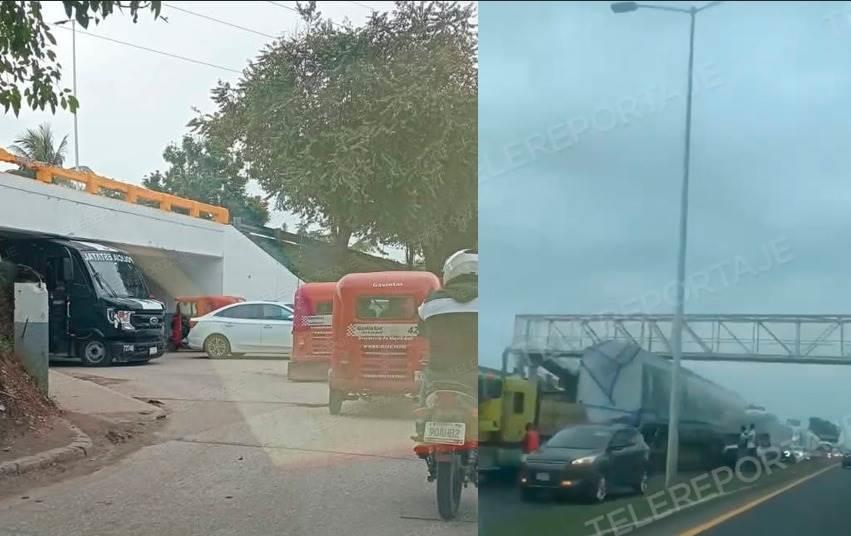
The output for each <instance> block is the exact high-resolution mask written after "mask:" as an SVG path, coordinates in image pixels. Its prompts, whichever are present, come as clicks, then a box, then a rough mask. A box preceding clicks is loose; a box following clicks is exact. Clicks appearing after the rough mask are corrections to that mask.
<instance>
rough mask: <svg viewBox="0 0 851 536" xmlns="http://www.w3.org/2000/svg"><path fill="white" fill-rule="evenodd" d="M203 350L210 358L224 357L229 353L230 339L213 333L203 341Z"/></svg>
mask: <svg viewBox="0 0 851 536" xmlns="http://www.w3.org/2000/svg"><path fill="white" fill-rule="evenodd" d="M204 351H205V352H207V357H209V358H210V359H224V358H226V357H227V356H229V355H230V341H228V340H227V337H225V336H224V335H219V334H218V333H215V334H213V335H210V336H209V337H207V340H206V341H204Z"/></svg>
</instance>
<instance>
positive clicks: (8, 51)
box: [0, 0, 162, 116]
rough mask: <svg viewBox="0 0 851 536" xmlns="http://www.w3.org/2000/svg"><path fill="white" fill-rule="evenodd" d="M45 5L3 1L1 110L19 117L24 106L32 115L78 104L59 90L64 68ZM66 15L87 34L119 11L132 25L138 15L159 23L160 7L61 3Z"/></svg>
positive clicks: (156, 4)
mask: <svg viewBox="0 0 851 536" xmlns="http://www.w3.org/2000/svg"><path fill="white" fill-rule="evenodd" d="M43 4H44V2H36V1H16V0H3V1H0V106H3V110H4V112H5V113H8V112H9V110H12V112H13V113H14V114H15V115H16V116H17V115H18V113H19V112H20V110H21V104H22V102H23V101H26V103H27V105H28V106H29V107H30V108H32V109H39V110H44V109H45V108H47V107H49V108H50V110H51V112H53V113H55V112H56V106H57V105H59V106H61V107H62V109H69V110H71V111H72V112H73V111H75V110H76V109H77V106H78V102H77V98H76V97H75V96H74V95H73V94H72V93H71V90H70V89H68V88H61V87H60V80H61V77H62V76H61V70H62V66H61V65H60V64H59V62H58V61H57V58H56V51H55V47H56V38H55V37H54V36H53V33H52V32H51V30H50V24H49V23H47V22H45V21H44V13H43V11H42V8H43ZM62 4H63V5H64V8H65V14H66V15H67V17H68V19H73V20H75V21H76V23H77V24H79V25H80V26H82V27H83V28H88V27H89V24H90V23H91V22H94V23H95V24H98V23H100V22H101V21H102V20H103V19H105V18H107V17H108V16H110V15H112V14H113V13H114V12H115V11H116V10H117V11H125V10H126V11H129V13H130V16H131V17H132V18H133V22H136V21H137V20H138V16H139V12H140V11H144V10H150V11H151V12H152V13H153V15H154V18H157V17H159V14H160V9H161V7H162V6H161V4H162V2H158V1H151V2H138V1H132V2H114V1H97V0H94V1H82V2H80V1H63V2H62Z"/></svg>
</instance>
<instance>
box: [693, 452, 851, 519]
mask: <svg viewBox="0 0 851 536" xmlns="http://www.w3.org/2000/svg"><path fill="white" fill-rule="evenodd" d="M702 534H703V535H705V536H749V535H756V534H759V535H765V536H769V535H770V536H799V535H802V534H813V535H815V534H818V535H819V536H831V535H836V536H840V535H846V534H851V469H845V470H843V469H841V468H840V467H835V468H833V469H830V470H828V471H826V472H824V473H822V474H820V475H818V476H815V477H813V478H811V479H809V480H807V481H805V482H802V483H801V484H799V485H797V486H795V487H793V488H791V489H789V490H788V491H785V492H784V493H781V494H779V495H777V496H775V497H773V498H770V499H768V500H767V501H765V502H763V503H761V504H758V505H756V506H754V507H753V508H751V509H749V510H747V511H744V512H742V513H740V514H738V515H736V516H735V517H733V518H731V519H729V520H727V521H725V522H723V523H721V524H720V525H718V526H716V527H714V528H710V529H709V530H707V531H704V532H703V533H702Z"/></svg>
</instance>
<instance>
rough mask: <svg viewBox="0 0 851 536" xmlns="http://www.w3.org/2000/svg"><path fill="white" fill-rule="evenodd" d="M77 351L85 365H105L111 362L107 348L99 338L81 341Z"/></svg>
mask: <svg viewBox="0 0 851 536" xmlns="http://www.w3.org/2000/svg"><path fill="white" fill-rule="evenodd" d="M78 352H79V356H80V359H81V360H82V361H83V364H84V365H86V366H87V367H105V366H107V365H109V364H110V363H112V356H111V355H109V348H107V346H106V344H105V343H104V342H103V341H102V340H100V339H91V340H88V341H83V342H81V343H80V346H79V350H78Z"/></svg>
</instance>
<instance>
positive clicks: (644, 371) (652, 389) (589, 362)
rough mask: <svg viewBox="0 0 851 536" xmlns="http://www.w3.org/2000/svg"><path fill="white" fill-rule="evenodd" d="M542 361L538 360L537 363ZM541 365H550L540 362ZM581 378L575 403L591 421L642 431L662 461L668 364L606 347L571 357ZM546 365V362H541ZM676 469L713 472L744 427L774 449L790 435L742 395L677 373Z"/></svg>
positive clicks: (634, 348)
mask: <svg viewBox="0 0 851 536" xmlns="http://www.w3.org/2000/svg"><path fill="white" fill-rule="evenodd" d="M542 357H543V356H542ZM544 359H548V358H547V357H545V358H544ZM552 359H554V360H555V361H556V362H558V363H559V364H560V365H561V368H562V370H565V369H566V368H568V367H565V366H564V365H565V362H566V361H573V362H574V366H573V367H571V368H573V369H574V370H576V366H575V365H576V364H577V363H576V362H577V361H578V364H579V366H578V378H577V381H576V403H577V404H579V405H581V406H583V407H584V409H585V413H586V415H587V419H588V421H590V422H600V423H603V422H611V421H618V422H624V423H631V424H633V425H635V426H637V427H639V428H640V429H641V430H642V432H643V433H644V435H645V438H646V439H647V441H648V444H650V445H651V448H653V449H654V451H655V452H654V454H655V456H656V457H657V460H658V459H661V458H662V457H664V448H665V446H666V441H667V435H666V434H667V424H668V415H669V407H670V398H669V397H670V392H671V367H672V364H671V362H670V361H669V360H667V359H664V358H661V357H659V356H657V355H655V354H653V353H651V352H648V351H645V350H643V349H642V348H641V347H639V346H638V345H635V344H631V343H627V342H621V341H615V340H609V341H604V342H601V343H598V344H595V345H593V346H591V347H589V348H587V349H586V350H585V351H584V352H581V353H577V354H575V355H574V356H573V357H572V358H571V357H570V356H565V355H564V354H561V355H560V356H559V357H554V358H552ZM542 364H543V363H542ZM680 379H681V383H680V389H681V391H680V419H679V422H680V426H679V434H680V445H681V456H680V459H681V466H683V468H685V467H694V468H701V469H702V468H711V467H716V466H717V465H719V464H721V463H725V461H726V460H725V459H724V455H725V454H724V453H725V447H728V446H729V445H730V444H731V442H732V444H735V443H736V441H737V439H738V434H739V432H740V428H741V426H749V425H750V424H751V423H753V424H754V425H755V427H756V430H757V433H758V435H760V436H761V437H763V438H765V437H766V436H765V434H768V436H767V437H768V438H770V442H771V445H772V446H778V447H779V446H784V445H786V444H787V443H789V442H791V440H792V429H791V428H790V427H788V426H786V425H784V424H782V423H781V422H780V420H779V419H778V418H777V417H776V416H774V415H772V414H770V413H767V412H766V411H765V410H763V409H762V408H758V407H756V406H750V405H749V404H748V403H747V401H745V399H743V398H742V397H741V396H740V395H739V394H737V393H736V392H734V391H731V390H729V389H726V388H724V387H722V386H720V385H718V384H716V383H714V382H712V381H710V380H708V379H706V378H703V377H702V376H699V375H698V374H696V373H694V372H692V371H691V370H689V369H687V368H685V367H682V369H681V374H680Z"/></svg>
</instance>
